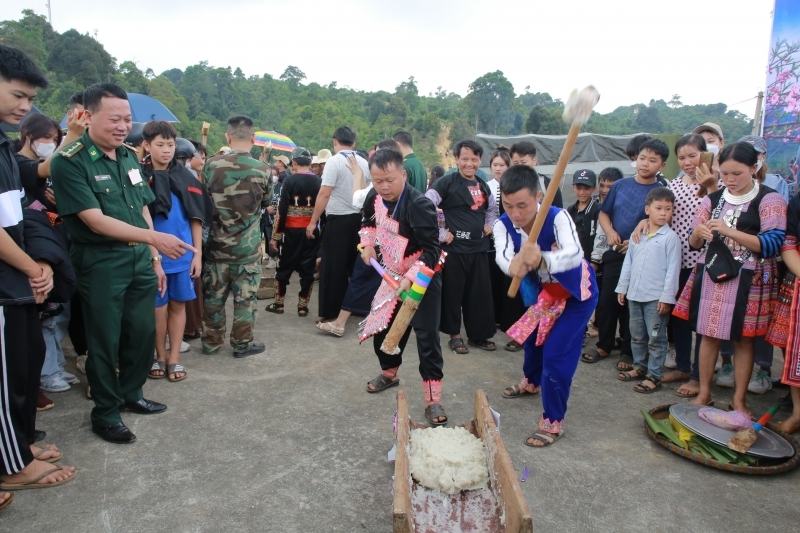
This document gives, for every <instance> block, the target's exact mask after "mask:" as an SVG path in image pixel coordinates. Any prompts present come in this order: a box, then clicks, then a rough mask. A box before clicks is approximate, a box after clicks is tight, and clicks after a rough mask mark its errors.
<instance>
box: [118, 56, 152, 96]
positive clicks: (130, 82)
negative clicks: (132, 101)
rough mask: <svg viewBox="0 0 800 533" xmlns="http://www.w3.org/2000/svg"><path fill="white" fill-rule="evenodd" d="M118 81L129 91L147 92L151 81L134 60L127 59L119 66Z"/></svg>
mask: <svg viewBox="0 0 800 533" xmlns="http://www.w3.org/2000/svg"><path fill="white" fill-rule="evenodd" d="M148 70H149V69H148ZM150 72H152V70H150ZM116 82H117V83H118V84H119V86H120V87H122V88H123V89H125V90H126V91H127V92H129V93H139V94H147V85H148V83H149V82H148V80H147V78H146V77H145V75H144V73H143V72H142V71H141V70H139V67H137V66H136V63H134V62H133V61H125V62H123V63H122V64H121V65H120V66H119V75H118V76H117V77H116Z"/></svg>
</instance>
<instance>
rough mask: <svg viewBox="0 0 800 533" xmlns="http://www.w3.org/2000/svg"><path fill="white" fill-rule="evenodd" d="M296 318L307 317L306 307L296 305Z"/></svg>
mask: <svg viewBox="0 0 800 533" xmlns="http://www.w3.org/2000/svg"><path fill="white" fill-rule="evenodd" d="M297 316H308V307H305V306H302V305H298V306H297Z"/></svg>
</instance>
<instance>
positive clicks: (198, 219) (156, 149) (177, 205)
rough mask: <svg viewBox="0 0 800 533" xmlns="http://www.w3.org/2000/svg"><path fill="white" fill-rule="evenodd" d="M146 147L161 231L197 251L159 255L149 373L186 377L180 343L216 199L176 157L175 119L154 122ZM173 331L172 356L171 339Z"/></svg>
mask: <svg viewBox="0 0 800 533" xmlns="http://www.w3.org/2000/svg"><path fill="white" fill-rule="evenodd" d="M142 137H143V141H142V145H143V146H144V148H145V149H146V150H147V151H148V152H149V154H150V155H149V156H147V157H146V158H145V160H144V161H143V163H142V169H143V171H144V174H145V177H146V178H147V181H148V183H149V185H150V187H151V189H152V190H153V193H154V194H155V197H156V201H155V202H153V203H152V204H150V212H151V213H150V215H151V216H152V217H153V227H154V229H155V230H156V231H161V232H164V233H169V234H170V235H174V236H176V237H178V238H179V239H180V240H182V241H183V242H191V243H192V245H193V246H194V247H195V248H196V249H197V252H196V253H193V252H191V251H187V252H186V254H184V255H183V256H181V257H179V258H178V259H170V258H168V257H161V256H158V257H157V259H155V261H160V262H161V265H162V268H163V269H164V274H166V278H167V283H166V286H165V287H161V290H160V291H159V292H157V293H156V361H154V362H153V366H152V368H151V369H150V373H149V374H148V376H149V377H150V378H153V379H161V378H163V377H165V376H166V377H167V379H168V380H170V381H171V382H176V381H182V380H184V379H186V369H185V368H184V367H183V365H181V364H180V347H181V339H183V333H184V328H185V326H186V302H188V301H191V300H194V299H195V298H196V294H195V290H194V279H195V278H197V277H198V276H200V271H201V268H202V264H203V263H202V253H201V249H202V246H203V223H204V222H205V223H206V224H208V223H209V222H210V220H211V210H212V207H211V200H210V198H209V197H208V195H207V194H206V192H205V188H204V187H203V185H202V184H201V183H200V182H199V181H198V180H197V178H195V177H194V175H192V173H191V172H190V171H189V169H188V168H186V166H185V165H183V164H181V163H179V162H178V161H177V160H176V159H175V148H176V144H177V139H178V132H177V131H175V128H174V127H173V126H172V124H170V123H169V122H164V121H161V120H154V121H152V122H148V123H147V124H145V126H144V129H143V130H142ZM167 333H169V338H170V339H171V341H172V342H170V346H169V355H167V348H166V340H167Z"/></svg>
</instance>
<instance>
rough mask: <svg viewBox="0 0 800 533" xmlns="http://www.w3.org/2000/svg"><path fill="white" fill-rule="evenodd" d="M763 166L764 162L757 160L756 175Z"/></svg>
mask: <svg viewBox="0 0 800 533" xmlns="http://www.w3.org/2000/svg"><path fill="white" fill-rule="evenodd" d="M763 166H764V162H763V161H762V160H760V159H759V160H758V162H757V163H756V174H758V171H759V170H761V167H763Z"/></svg>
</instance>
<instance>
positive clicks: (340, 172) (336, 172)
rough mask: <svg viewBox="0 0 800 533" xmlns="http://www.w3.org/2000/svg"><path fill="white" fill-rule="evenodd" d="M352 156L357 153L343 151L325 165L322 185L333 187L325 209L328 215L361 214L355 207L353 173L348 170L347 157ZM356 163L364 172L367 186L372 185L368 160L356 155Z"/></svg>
mask: <svg viewBox="0 0 800 533" xmlns="http://www.w3.org/2000/svg"><path fill="white" fill-rule="evenodd" d="M350 154H355V152H354V151H353V150H342V151H341V152H338V153H337V154H336V155H334V156H333V157H331V158H330V159H329V160H328V162H327V163H325V169H324V170H323V171H322V185H323V186H326V187H333V191H331V198H330V200H328V206H327V207H326V208H325V214H326V215H352V214H355V213H358V212H359V210H358V209H356V208H355V207H353V173H352V172H350V169H349V168H347V157H348V156H349V155H350ZM356 161H357V162H358V166H360V167H361V171H362V172H364V179H365V180H366V182H367V184H369V183H371V182H372V179H371V177H370V174H369V163H367V160H366V159H364V158H363V157H361V156H359V155H356Z"/></svg>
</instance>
